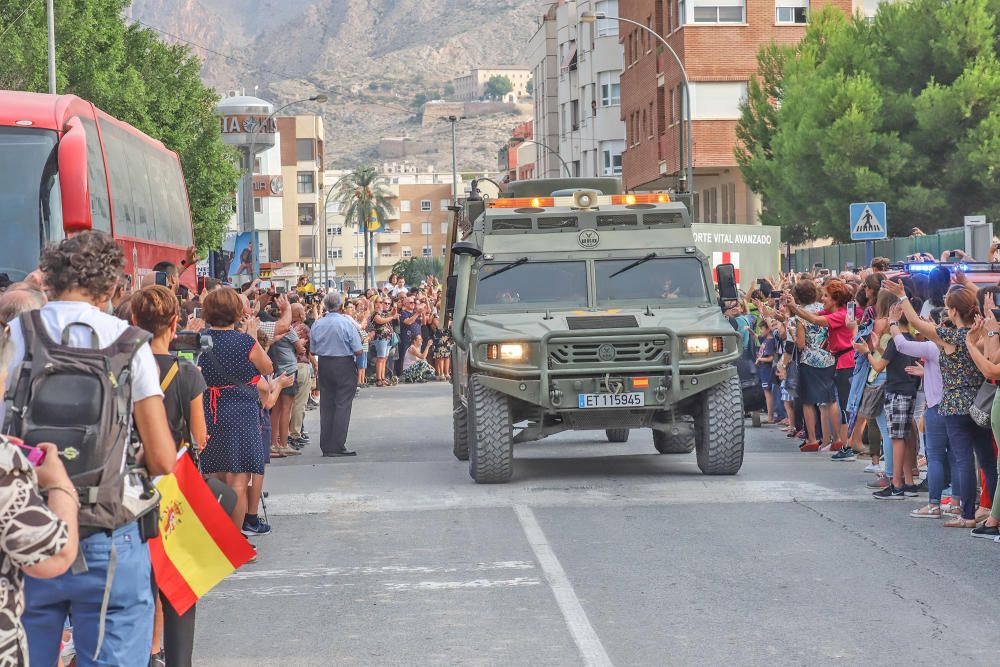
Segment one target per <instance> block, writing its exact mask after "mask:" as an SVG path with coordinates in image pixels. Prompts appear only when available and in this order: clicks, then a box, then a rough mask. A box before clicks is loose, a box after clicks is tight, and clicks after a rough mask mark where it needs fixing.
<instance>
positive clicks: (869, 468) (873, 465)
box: [865, 463, 882, 473]
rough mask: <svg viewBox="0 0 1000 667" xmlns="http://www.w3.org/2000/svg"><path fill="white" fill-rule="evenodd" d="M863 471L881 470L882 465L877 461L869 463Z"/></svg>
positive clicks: (875, 471)
mask: <svg viewBox="0 0 1000 667" xmlns="http://www.w3.org/2000/svg"><path fill="white" fill-rule="evenodd" d="M865 472H874V473H878V472H882V467H881V466H880V465H879V464H877V463H869V464H868V465H866V466H865Z"/></svg>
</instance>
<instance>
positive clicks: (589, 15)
mask: <svg viewBox="0 0 1000 667" xmlns="http://www.w3.org/2000/svg"><path fill="white" fill-rule="evenodd" d="M598 19H606V20H609V21H620V22H622V23H628V24H629V25H634V26H635V27H637V28H639V29H641V30H645V31H646V32H648V33H649V34H650V35H652V36H653V37H655V38H656V39H657V40H659V42H660V44H662V45H663V47H664V48H665V49H667V51H669V52H670V55H672V56H673V57H674V61H675V62H676V63H677V67H678V68H679V69H680V72H681V79H682V80H683V82H684V112H685V113H686V115H687V178H686V179H684V180H687V191H688V192H694V151H693V149H692V145H693V140H692V138H691V137H692V136H693V132H694V126H693V124H692V122H691V82H690V80H689V79H688V74H687V70H686V69H685V68H684V63H682V62H681V59H680V57H679V56H678V55H677V52H676V51H674V49H673V47H672V46H670V44H668V43H667V40H665V39H664V38H663V35H661V34H660V33H658V32H656V31H655V30H653V29H652V28H650V27H649V26H646V25H643V24H642V23H639V22H638V21H633V20H632V19H625V18H622V17H620V16H608V15H607V14H605V13H604V12H583V13H582V14H580V23H596V22H597V20H598ZM683 144H684V139H683V138H682V139H681V145H682V146H683ZM682 150H683V149H682ZM682 162H684V161H683V160H682Z"/></svg>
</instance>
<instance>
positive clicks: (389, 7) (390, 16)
mask: <svg viewBox="0 0 1000 667" xmlns="http://www.w3.org/2000/svg"><path fill="white" fill-rule="evenodd" d="M544 7H545V4H544V3H541V2H534V1H530V0H135V1H134V3H133V6H132V8H131V9H130V10H129V15H130V16H131V17H132V18H135V19H137V20H139V21H142V22H143V23H146V24H148V25H150V26H153V27H155V28H158V29H160V30H162V31H164V32H166V33H170V34H173V35H176V36H178V37H180V38H182V39H185V40H189V41H191V42H195V43H197V44H199V45H203V46H205V47H208V48H210V49H211V50H212V51H215V52H217V53H211V52H209V51H207V50H205V49H201V48H195V49H194V51H195V52H196V53H198V54H199V55H200V56H201V57H202V58H203V59H204V63H205V64H204V69H203V76H204V79H205V81H206V82H207V83H209V84H210V85H212V86H214V87H215V88H216V89H217V90H218V91H219V92H220V94H223V95H225V94H226V92H227V91H231V90H235V89H245V90H246V92H247V93H248V94H252V92H253V90H254V86H258V89H257V94H258V95H259V96H260V97H264V98H266V99H270V100H272V101H274V102H276V103H278V104H281V103H283V102H287V101H290V100H294V99H298V98H300V97H308V96H310V95H313V94H316V93H317V92H323V93H325V94H327V95H328V96H329V97H330V101H329V102H327V103H326V104H325V105H324V106H323V109H322V113H323V117H324V122H325V123H326V133H327V158H328V164H330V166H351V165H353V164H356V163H357V162H359V161H370V160H374V159H377V157H378V156H377V155H376V152H375V148H376V145H377V143H378V139H379V138H380V137H383V136H410V137H413V138H415V139H420V140H431V141H435V140H439V141H440V143H442V144H445V143H446V142H448V141H450V135H449V134H448V132H447V131H446V124H442V127H441V129H435V128H434V127H433V126H431V127H429V128H422V127H421V125H420V123H419V122H418V118H417V114H418V112H419V108H418V107H416V106H415V105H414V100H415V99H419V98H421V97H424V98H428V99H433V98H435V97H440V96H443V95H444V94H445V93H446V92H447V89H446V85H447V84H448V82H449V81H450V80H451V79H453V78H454V77H456V76H459V75H461V74H462V73H464V72H465V71H467V70H468V69H469V68H470V67H472V66H490V65H523V66H527V64H528V63H526V62H524V54H525V51H526V45H527V42H528V39H529V38H530V36H531V35H532V33H533V32H534V30H535V26H536V24H537V17H538V15H539V14H540V13H541V11H542V10H543V9H544ZM166 39H170V38H169V37H166ZM220 54H221V55H220ZM226 56H231V58H230V57H226ZM298 108H299V109H303V110H305V109H308V110H311V111H318V110H319V109H318V108H317V107H311V108H310V107H309V106H306V105H303V106H301V107H298ZM515 122H517V119H516V118H510V117H504V118H500V117H498V118H494V119H476V121H475V125H474V126H469V125H467V126H466V129H465V131H464V132H465V134H464V136H463V139H462V141H461V143H462V144H463V150H462V152H461V154H460V161H461V165H460V166H461V167H462V168H463V169H487V168H494V166H495V162H496V149H497V147H498V145H499V144H500V143H501V142H502V141H503V139H504V137H505V135H506V132H507V131H508V130H509V128H510V127H511V126H512V125H513V124H514V123H515ZM442 148H443V149H447V151H450V144H449V145H447V146H442ZM447 151H445V152H447ZM442 155H443V153H442ZM448 160H449V161H450V156H449V157H448ZM416 161H417V162H426V161H432V162H433V161H436V162H437V163H438V164H443V158H440V156H439V157H438V158H436V157H434V156H433V155H430V156H427V157H426V158H418V159H417V160H416Z"/></svg>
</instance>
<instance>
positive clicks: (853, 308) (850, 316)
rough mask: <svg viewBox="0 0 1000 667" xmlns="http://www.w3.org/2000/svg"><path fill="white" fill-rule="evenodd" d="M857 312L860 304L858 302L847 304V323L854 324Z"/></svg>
mask: <svg viewBox="0 0 1000 667" xmlns="http://www.w3.org/2000/svg"><path fill="white" fill-rule="evenodd" d="M857 311H858V302H857V301H848V302H847V321H848V322H853V321H854V316H855V313H857Z"/></svg>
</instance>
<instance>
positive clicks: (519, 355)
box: [486, 343, 528, 361]
mask: <svg viewBox="0 0 1000 667" xmlns="http://www.w3.org/2000/svg"><path fill="white" fill-rule="evenodd" d="M527 356H528V349H527V346H525V345H523V344H522V343H491V344H490V345H487V346H486V358H487V359H488V360H490V361H496V360H500V361H523V360H524V358H525V357H527Z"/></svg>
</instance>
